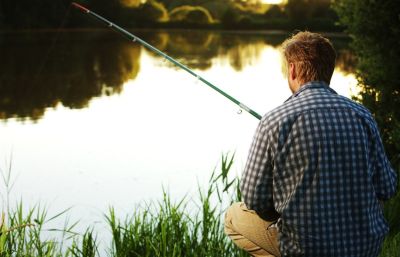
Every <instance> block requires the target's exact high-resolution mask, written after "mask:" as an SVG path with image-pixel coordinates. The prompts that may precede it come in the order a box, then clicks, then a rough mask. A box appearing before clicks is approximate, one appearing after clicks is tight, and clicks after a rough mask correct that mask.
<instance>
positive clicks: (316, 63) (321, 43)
mask: <svg viewBox="0 0 400 257" xmlns="http://www.w3.org/2000/svg"><path fill="white" fill-rule="evenodd" d="M282 50H283V51H282V52H283V56H284V58H285V60H286V65H288V64H289V63H293V64H294V65H295V66H296V68H297V71H298V74H297V75H298V76H299V79H300V80H301V82H303V83H306V82H309V81H316V80H319V81H325V82H326V83H328V84H329V83H330V81H331V78H332V74H333V70H334V69H335V61H336V52H335V49H334V48H333V45H332V43H331V42H330V41H329V39H327V38H325V37H323V36H322V35H320V34H317V33H311V32H308V31H303V32H299V33H297V34H295V35H293V36H292V37H290V38H288V39H286V40H285V41H284V42H283V44H282Z"/></svg>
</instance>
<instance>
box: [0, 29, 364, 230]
mask: <svg viewBox="0 0 400 257" xmlns="http://www.w3.org/2000/svg"><path fill="white" fill-rule="evenodd" d="M137 35H139V36H141V37H143V38H144V39H145V40H147V41H148V42H150V43H151V44H153V45H155V46H156V47H158V48H159V49H161V50H162V51H165V52H167V53H168V54H169V55H171V56H172V57H174V58H176V59H178V60H179V61H181V62H182V63H184V64H186V65H187V66H189V67H190V68H192V69H194V70H195V71H196V72H198V73H199V74H201V75H202V76H203V77H205V78H206V79H208V80H209V81H211V82H213V83H214V84H215V85H217V86H219V87H220V88H221V89H223V90H225V91H226V92H228V93H229V94H231V95H232V96H233V97H235V98H237V99H239V100H240V101H242V102H243V103H245V104H246V105H248V106H249V107H251V108H253V109H254V110H256V111H257V112H259V113H260V114H264V113H266V112H267V111H269V110H271V109H272V108H274V107H276V106H278V105H279V104H281V103H282V102H283V101H284V100H285V99H287V98H288V97H289V96H290V91H289V89H288V87H287V82H286V79H285V78H284V76H283V74H282V72H281V59H280V55H279V52H278V50H277V47H278V46H279V45H280V43H281V42H282V41H283V39H284V38H285V36H286V35H265V34H238V33H229V34H228V33H208V32H194V31H181V32H179V31H174V32H155V31H138V32H137ZM0 36H1V37H0V46H1V48H0V53H1V55H0V56H1V63H0V68H1V69H0V70H1V75H0V79H1V80H0V83H1V84H0V90H1V91H0V120H1V121H0V131H1V135H0V146H1V147H0V160H1V161H0V168H1V170H2V172H3V173H4V172H5V170H7V165H8V164H9V163H10V162H11V163H12V176H13V177H14V180H15V185H14V187H13V189H12V192H11V197H10V199H11V201H12V202H14V201H15V200H16V199H23V201H24V203H25V204H26V205H33V204H36V203H39V202H40V203H45V204H47V205H48V206H50V207H51V211H54V212H56V211H59V210H62V209H64V208H67V207H70V206H73V207H74V209H73V211H72V212H73V214H72V215H73V216H76V217H79V218H80V219H81V220H83V221H84V222H90V223H92V222H94V221H98V220H102V219H103V218H102V213H103V212H106V211H107V209H108V207H109V206H110V205H112V206H114V207H115V208H116V209H117V211H119V212H120V213H121V214H124V213H132V210H133V209H134V206H135V204H138V203H140V202H143V201H146V200H150V199H157V198H160V197H161V193H162V186H164V187H165V188H168V189H169V191H170V193H171V195H172V197H173V198H180V197H181V196H183V195H184V194H186V193H189V194H191V193H193V194H196V192H197V191H196V187H197V185H198V184H199V185H205V184H207V179H208V178H209V176H210V173H211V172H212V171H213V169H214V168H215V167H216V165H218V163H219V160H220V157H221V154H222V153H227V152H231V153H232V152H236V159H235V165H234V167H233V169H234V171H235V172H236V174H240V173H241V170H242V168H243V166H244V163H245V159H246V154H247V150H248V148H249V145H250V142H251V139H252V136H253V133H254V131H255V128H256V126H257V122H258V120H257V119H255V118H254V117H253V116H251V115H249V114H247V113H242V114H238V111H239V108H238V107H237V106H235V105H234V104H233V103H231V102H230V101H228V100H227V99H225V98H224V97H222V96H221V95H219V94H218V93H216V92H215V91H213V90H212V89H210V88H209V87H207V86H205V85H203V84H202V83H201V82H199V81H196V79H195V78H193V77H191V76H190V75H189V74H187V73H186V72H184V71H182V70H180V69H178V68H176V67H174V66H172V65H171V64H169V63H167V62H165V60H163V59H162V58H160V57H158V56H156V55H154V54H153V53H151V52H149V51H147V50H145V49H144V48H142V47H141V46H140V45H137V44H132V43H130V42H128V41H126V40H124V39H123V38H120V36H119V35H117V34H115V33H112V32H111V33H109V32H102V31H97V32H93V31H87V32H74V33H36V34H0ZM332 39H333V40H334V42H335V46H336V48H337V50H338V52H339V59H338V66H337V69H336V71H335V73H334V76H333V79H332V84H331V86H332V87H333V88H334V89H335V90H337V91H338V93H339V94H342V95H346V96H349V95H350V94H351V90H353V92H354V90H355V85H356V81H355V78H354V75H353V74H352V70H353V67H352V60H353V57H352V54H351V53H350V52H349V50H348V49H347V46H346V40H343V39H337V38H332ZM0 188H2V195H3V197H4V196H5V192H4V187H3V185H2V186H1V187H0ZM2 203H3V207H4V205H5V201H2Z"/></svg>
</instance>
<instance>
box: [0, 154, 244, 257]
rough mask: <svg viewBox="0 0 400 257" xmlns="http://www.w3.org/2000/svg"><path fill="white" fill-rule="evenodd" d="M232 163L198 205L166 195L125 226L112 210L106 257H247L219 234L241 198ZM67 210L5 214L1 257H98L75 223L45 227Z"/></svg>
mask: <svg viewBox="0 0 400 257" xmlns="http://www.w3.org/2000/svg"><path fill="white" fill-rule="evenodd" d="M233 158H234V155H230V156H228V155H226V156H223V157H222V161H221V173H220V175H218V176H217V175H216V174H215V172H214V173H213V174H212V176H211V178H210V180H209V183H210V184H209V187H208V189H207V190H206V191H205V192H204V191H203V190H202V189H200V188H199V191H198V192H199V194H198V195H199V201H195V200H193V199H187V198H183V199H181V200H180V201H178V202H176V203H175V202H173V201H172V200H171V198H170V196H169V195H168V194H167V193H164V195H163V198H162V200H161V201H159V202H150V203H148V204H146V205H144V206H143V207H142V208H138V209H137V211H136V212H135V213H134V214H133V216H132V217H131V218H127V219H126V220H125V221H120V220H119V219H118V218H117V217H116V214H115V211H114V210H113V208H111V209H110V212H109V214H107V215H106V220H107V222H108V225H109V227H110V230H111V233H112V246H111V249H109V251H108V252H109V256H116V257H117V256H118V257H122V256H123V257H128V256H130V257H131V256H160V257H161V256H162V257H174V256H209V257H211V256H222V257H228V256H232V255H234V256H238V257H244V256H247V254H246V253H244V252H243V251H241V250H239V249H238V248H237V247H236V246H234V244H233V243H232V242H231V241H230V240H229V239H228V238H227V237H226V236H225V234H224V232H223V224H222V222H223V220H222V216H223V214H224V211H225V207H226V206H227V204H230V203H231V202H232V201H238V200H239V199H240V192H239V190H238V188H239V186H238V185H239V184H238V182H239V181H238V179H237V178H236V177H234V178H233V179H231V178H230V176H229V172H230V170H231V167H232V164H233ZM189 204H190V206H189ZM189 207H190V209H189ZM67 211H68V210H65V211H62V212H60V213H58V214H57V215H55V216H53V217H51V218H47V211H46V209H45V208H41V207H34V208H32V209H30V210H28V212H27V213H26V212H24V208H23V205H22V204H19V205H18V206H17V208H16V209H15V210H9V211H8V212H7V219H5V216H4V215H3V216H2V220H3V221H2V223H1V224H0V257H8V256H32V257H33V256H35V257H36V256H38V257H41V256H43V257H44V256H57V257H64V256H65V257H70V256H71V257H95V256H100V255H101V254H100V251H99V243H98V241H97V239H96V235H95V233H94V232H93V229H90V228H89V229H87V230H86V231H85V232H84V233H83V234H82V235H79V234H77V233H75V232H73V229H74V228H75V226H76V225H77V223H74V224H72V225H66V226H65V228H63V229H57V228H56V229H54V228H50V227H49V223H50V222H51V221H52V220H56V219H59V218H60V217H62V216H63V215H65V214H66V213H67ZM68 223H69V222H68V221H67V222H66V224H68ZM49 233H50V234H51V236H50V234H49ZM52 236H54V237H53V238H52ZM45 237H46V238H49V239H43V238H45Z"/></svg>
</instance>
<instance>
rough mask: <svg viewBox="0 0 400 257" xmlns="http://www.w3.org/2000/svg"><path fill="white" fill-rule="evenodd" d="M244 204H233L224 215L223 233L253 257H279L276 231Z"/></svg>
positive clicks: (270, 223)
mask: <svg viewBox="0 0 400 257" xmlns="http://www.w3.org/2000/svg"><path fill="white" fill-rule="evenodd" d="M272 224H273V222H268V221H265V220H263V219H261V218H260V217H259V216H258V215H257V214H256V212H255V211H253V210H249V209H247V208H246V205H245V204H244V203H240V202H239V203H234V204H233V205H232V206H231V207H229V208H228V210H227V211H226V214H225V233H226V234H227V235H228V236H229V237H230V238H231V239H232V240H233V242H234V243H235V244H236V245H237V246H238V247H239V248H242V249H243V250H245V251H247V252H248V253H249V254H251V255H252V256H255V257H280V256H281V254H280V252H279V243H278V230H277V228H276V227H271V225H272Z"/></svg>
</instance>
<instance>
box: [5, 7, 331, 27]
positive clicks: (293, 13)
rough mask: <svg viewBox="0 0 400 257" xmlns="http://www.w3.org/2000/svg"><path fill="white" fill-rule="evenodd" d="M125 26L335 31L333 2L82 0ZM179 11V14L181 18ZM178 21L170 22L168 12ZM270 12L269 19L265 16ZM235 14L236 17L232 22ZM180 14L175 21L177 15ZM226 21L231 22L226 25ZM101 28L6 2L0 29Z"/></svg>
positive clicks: (59, 12)
mask: <svg viewBox="0 0 400 257" xmlns="http://www.w3.org/2000/svg"><path fill="white" fill-rule="evenodd" d="M77 2H78V3H81V4H83V5H84V6H87V7H88V8H90V9H91V10H93V11H94V12H96V13H99V14H100V15H102V16H104V17H106V18H107V19H109V20H111V21H113V22H115V23H117V24H119V25H120V26H123V27H168V26H170V27H188V25H189V26H192V27H196V28H197V27H202V28H231V29H234V28H238V27H237V26H236V25H239V28H241V29H249V28H253V29H270V28H275V29H289V30H292V29H303V28H309V29H313V28H316V29H319V30H321V29H333V30H337V29H338V28H336V27H335V26H334V22H335V21H336V19H337V17H336V16H335V15H334V12H333V11H332V10H331V8H330V6H329V2H330V0H289V2H288V4H287V5H286V6H285V5H279V6H278V5H272V6H269V5H267V4H262V3H261V1H241V0H218V1H209V0H147V1H140V0H77ZM178 10H179V14H178ZM169 12H170V13H172V15H173V16H174V17H173V19H171V22H168V21H169V17H168V15H167V14H168V13H169ZM264 13H265V15H264ZM229 14H233V17H229ZM175 15H176V16H175ZM226 22H227V23H226ZM94 26H101V24H98V23H93V22H90V21H88V18H87V17H84V15H82V14H81V13H79V12H77V11H76V10H72V9H71V3H70V1H67V0H18V1H1V3H0V29H36V28H59V27H63V28H64V27H66V28H75V27H94Z"/></svg>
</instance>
